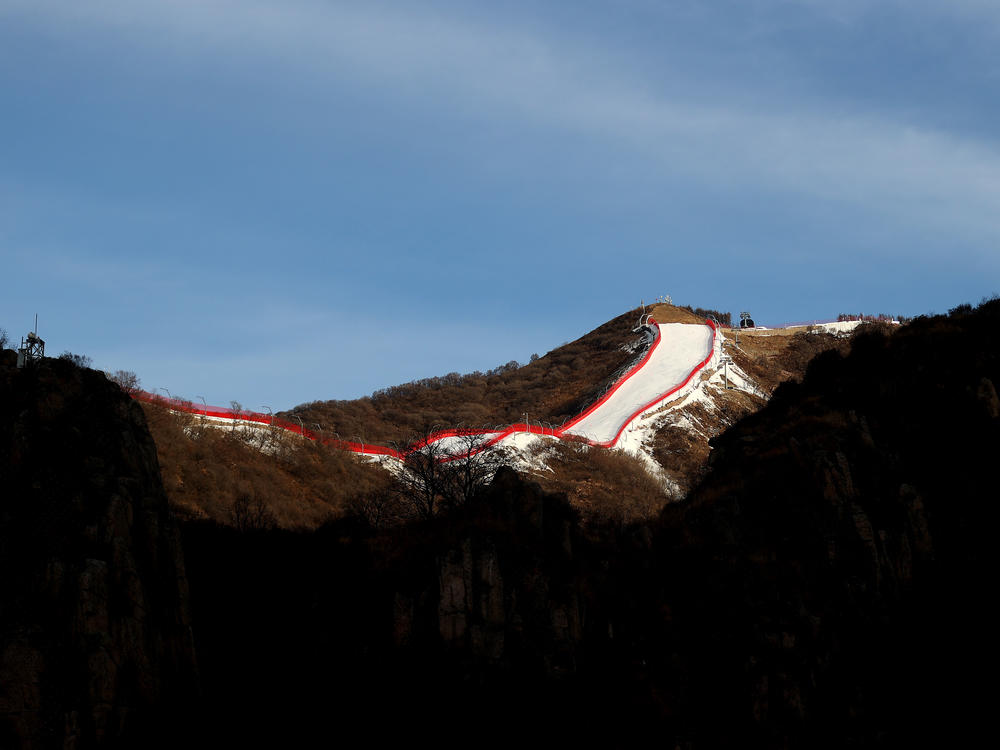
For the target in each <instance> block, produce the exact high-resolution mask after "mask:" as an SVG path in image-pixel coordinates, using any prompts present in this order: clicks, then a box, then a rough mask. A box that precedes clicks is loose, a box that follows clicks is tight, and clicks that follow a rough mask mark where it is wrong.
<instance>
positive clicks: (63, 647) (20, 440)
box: [0, 352, 198, 749]
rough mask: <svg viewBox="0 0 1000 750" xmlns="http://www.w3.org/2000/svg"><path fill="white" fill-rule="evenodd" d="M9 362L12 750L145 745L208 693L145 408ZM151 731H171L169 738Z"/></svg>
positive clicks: (79, 374) (2, 710) (5, 623)
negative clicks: (142, 741) (201, 689)
mask: <svg viewBox="0 0 1000 750" xmlns="http://www.w3.org/2000/svg"><path fill="white" fill-rule="evenodd" d="M8 354H10V353H6V352H5V353H4V355H5V356H4V358H3V360H2V362H0V424H2V425H3V430H2V432H0V571H2V573H0V746H2V747H4V748H8V747H12V748H77V749H79V748H90V747H105V746H112V745H116V744H117V743H121V742H127V741H129V740H130V739H131V740H135V741H139V738H141V737H144V736H146V735H147V730H150V728H151V727H153V726H155V725H157V724H160V723H162V722H163V718H164V717H165V716H167V715H169V714H170V712H172V711H174V710H177V709H179V708H181V707H184V706H188V705H191V704H192V702H193V701H194V700H195V699H196V697H197V693H198V687H197V669H196V663H195V655H194V644H193V638H192V632H191V626H190V619H189V613H188V594H187V583H186V578H185V573H184V566H183V561H182V557H181V552H180V544H179V538H178V530H177V527H176V524H175V522H174V520H173V518H172V516H171V514H170V511H169V510H168V507H167V498H166V495H165V493H164V491H163V486H162V483H161V481H160V475H159V467H158V465H157V460H156V448H155V446H154V444H153V442H152V439H151V438H150V436H149V432H148V431H147V429H146V424H145V420H144V418H143V414H142V410H141V409H140V408H139V406H138V405H137V404H136V403H134V402H133V401H132V400H131V399H130V398H128V397H127V396H126V395H125V394H124V393H122V392H121V390H120V389H119V388H118V387H117V386H116V385H114V384H112V383H110V382H108V381H107V380H106V379H105V378H104V376H103V374H101V373H99V372H95V371H93V370H87V369H80V368H78V367H76V366H75V365H73V364H72V363H70V362H66V361H62V360H43V361H42V362H41V363H39V364H37V365H36V366H34V367H28V368H25V369H23V370H17V369H15V368H14V367H13V359H12V358H10V357H8V356H6V355H8ZM151 733H152V734H162V732H161V731H160V729H156V730H151Z"/></svg>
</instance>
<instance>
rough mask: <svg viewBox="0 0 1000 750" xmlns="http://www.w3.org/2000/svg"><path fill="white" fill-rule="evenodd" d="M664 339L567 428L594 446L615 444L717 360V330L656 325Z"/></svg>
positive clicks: (565, 433)
mask: <svg viewBox="0 0 1000 750" xmlns="http://www.w3.org/2000/svg"><path fill="white" fill-rule="evenodd" d="M657 329H658V331H659V335H658V336H657V337H656V340H655V341H654V342H653V345H652V346H651V348H650V351H649V352H648V353H647V355H646V357H645V358H644V359H643V361H642V362H640V363H639V365H638V366H637V367H636V368H634V369H633V370H632V371H631V372H629V373H626V374H625V376H623V377H622V379H621V380H619V381H618V382H617V383H616V384H615V386H614V387H613V388H612V389H611V390H609V391H608V392H607V393H606V394H605V395H604V396H603V397H602V398H601V399H600V400H599V401H598V402H597V403H596V404H594V405H593V406H592V407H590V409H588V410H587V411H585V412H584V413H583V414H581V415H580V416H578V417H576V418H575V419H573V420H571V421H570V422H569V423H567V424H566V425H564V426H563V428H562V430H561V434H562V435H577V436H579V437H582V438H585V439H586V440H587V441H588V442H590V443H592V444H594V445H602V446H605V447H611V446H613V445H614V444H615V443H616V442H617V441H618V438H619V437H620V436H621V434H622V431H623V430H624V429H625V428H626V427H627V426H628V424H629V423H630V422H631V421H632V420H633V419H636V418H637V417H639V416H640V415H641V414H643V412H645V411H646V410H648V409H651V408H652V407H654V406H656V405H657V404H659V403H660V402H661V401H663V400H664V399H665V398H667V397H668V396H670V395H671V394H673V393H674V392H676V391H678V390H679V389H681V388H683V387H684V386H685V385H686V384H687V383H688V382H689V381H690V380H691V379H692V378H693V377H694V375H695V374H696V373H697V372H698V371H699V370H700V369H701V368H703V367H704V366H705V365H707V364H708V363H709V361H710V360H711V358H712V351H713V344H714V341H715V328H714V327H712V326H711V325H705V326H697V325H690V324H687V323H667V324H664V325H659V326H657Z"/></svg>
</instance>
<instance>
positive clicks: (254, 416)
mask: <svg viewBox="0 0 1000 750" xmlns="http://www.w3.org/2000/svg"><path fill="white" fill-rule="evenodd" d="M649 323H650V325H653V326H655V328H656V338H655V340H654V341H653V344H652V346H650V347H649V351H647V352H646V354H645V355H644V356H643V357H642V359H640V360H639V361H638V362H637V363H636V364H635V366H633V367H632V368H631V369H629V370H628V372H626V373H625V374H624V375H622V376H621V378H619V379H618V380H617V381H616V382H615V384H614V385H613V386H612V387H611V388H609V389H608V391H607V392H606V393H605V394H604V395H603V396H601V398H599V399H598V400H597V401H595V402H594V403H593V404H591V405H590V406H588V407H587V408H586V409H584V410H583V411H582V412H581V413H580V414H578V415H577V416H575V417H573V418H572V419H570V420H569V421H568V422H565V423H564V424H562V425H561V426H559V427H557V428H555V429H552V428H546V427H544V426H543V425H541V424H539V425H537V426H535V425H531V424H526V423H524V422H518V423H515V424H512V425H510V426H508V427H507V428H506V429H505V430H502V431H500V432H494V431H492V430H461V429H448V430H439V431H437V432H434V433H432V434H431V435H429V436H428V437H427V438H425V439H424V440H421V441H419V442H417V443H414V444H412V445H410V446H407V447H406V448H405V449H404V450H402V451H398V450H396V449H395V448H390V447H388V446H384V445H370V444H368V443H356V442H353V441H350V440H340V439H336V438H332V437H329V438H328V437H324V436H322V435H317V434H316V433H315V432H313V431H312V430H307V429H305V427H304V426H303V425H301V424H296V423H295V422H291V421H289V420H287V419H282V418H281V417H275V416H273V415H270V414H262V413H260V412H251V411H248V412H242V411H241V412H236V411H233V410H232V409H226V408H225V407H221V406H197V405H196V404H194V403H192V402H191V401H185V400H183V399H176V398H163V397H162V396H158V395H156V394H155V393H149V392H147V391H139V392H138V393H136V394H135V395H134V396H133V398H135V399H136V400H138V401H144V402H146V403H151V404H157V405H160V406H166V407H167V408H168V409H170V410H172V411H179V412H185V413H187V414H194V415H196V416H203V417H208V418H211V419H225V420H228V421H240V422H256V423H258V424H262V425H267V426H273V427H277V428H280V429H282V430H284V431H286V432H291V433H294V434H296V435H301V436H302V437H304V438H306V439H307V440H314V441H318V442H320V443H321V444H322V445H328V446H331V447H333V448H337V449H338V450H346V451H351V452H352V453H362V454H364V455H368V456H390V457H392V458H396V459H399V460H401V461H402V460H405V459H406V456H407V455H408V454H410V453H412V452H413V451H417V450H420V449H422V448H424V447H425V446H427V445H429V444H430V443H435V442H437V441H438V440H442V439H444V438H449V437H464V436H475V435H493V437H491V438H490V439H489V440H484V441H483V442H482V443H480V444H479V445H477V446H475V448H474V449H473V450H470V451H468V452H463V453H462V454H460V455H451V456H446V457H443V458H442V459H441V460H442V461H454V460H456V459H460V458H466V457H467V456H471V455H475V454H476V453H478V452H480V451H482V450H485V449H486V448H488V447H490V446H492V445H495V444H496V443H499V442H500V441H502V440H505V439H506V438H507V437H509V436H510V435H513V434H514V433H516V432H526V433H529V434H533V435H549V436H551V437H554V438H559V439H561V440H574V441H577V442H582V443H586V444H588V445H592V446H596V447H599V448H611V447H613V446H614V444H615V443H617V442H618V439H619V438H620V437H621V434H622V433H623V432H624V431H625V428H626V427H628V425H629V424H631V422H632V421H633V420H634V419H635V418H636V417H638V416H639V415H640V414H642V413H643V412H645V411H646V410H647V409H650V408H652V407H653V406H656V404H658V403H660V402H662V401H664V400H666V399H667V398H669V397H670V396H672V395H673V394H675V393H676V392H677V391H679V390H681V389H682V388H684V387H685V386H686V385H687V384H688V383H690V382H691V379H692V378H693V377H694V376H695V375H696V374H697V373H698V372H700V371H701V370H702V369H703V368H704V367H705V366H706V365H707V364H708V363H709V362H711V361H712V355H713V352H714V349H715V337H716V335H717V328H716V325H715V324H714V323H713V322H712V321H710V320H706V321H705V324H706V325H708V326H709V327H710V328H711V329H712V345H711V349H712V351H710V352H709V354H708V356H707V357H705V359H703V360H702V361H701V362H699V363H698V364H697V365H696V366H695V368H694V369H693V370H691V372H690V373H688V376H687V377H686V378H685V379H684V381H683V382H682V383H680V384H678V385H676V386H674V387H673V388H671V389H670V390H669V391H667V392H666V393H664V394H662V395H660V396H657V397H656V398H654V399H653V400H652V401H650V402H649V403H647V404H645V405H643V406H642V407H640V408H639V409H637V410H636V411H635V412H634V413H632V414H631V415H630V416H629V417H628V419H626V420H625V421H624V422H623V423H622V425H621V427H619V428H618V432H617V433H616V434H615V436H614V438H612V439H611V440H609V441H607V442H604V443H601V442H596V441H593V440H589V439H587V438H584V437H579V436H576V435H567V434H565V433H566V431H567V430H568V429H569V428H571V427H572V426H573V425H575V424H577V423H578V422H580V421H581V420H582V419H584V418H586V417H588V416H590V415H591V414H593V413H594V412H595V411H596V410H597V409H598V408H600V407H601V405H603V404H604V403H605V402H607V400H608V399H609V398H611V396H612V395H614V393H615V391H617V390H618V389H619V388H621V387H622V386H623V385H624V384H625V383H626V382H627V381H628V380H629V379H630V378H632V377H633V376H634V375H636V374H637V373H638V372H639V371H640V370H641V369H642V368H643V367H644V366H645V365H646V363H647V362H648V361H649V358H650V357H652V356H653V352H654V351H655V350H656V348H657V347H658V346H659V345H660V340H661V337H660V326H659V324H658V323H657V322H656V321H655V320H653V319H652V318H650V319H649Z"/></svg>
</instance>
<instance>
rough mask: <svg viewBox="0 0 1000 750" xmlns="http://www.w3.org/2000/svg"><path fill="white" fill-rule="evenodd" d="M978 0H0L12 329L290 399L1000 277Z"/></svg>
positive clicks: (809, 313)
mask: <svg viewBox="0 0 1000 750" xmlns="http://www.w3.org/2000/svg"><path fill="white" fill-rule="evenodd" d="M998 49H1000V3H996V2H992V0H950V2H947V3H943V2H936V1H935V2H931V1H930V0H878V1H876V0H825V1H821V0H738V1H737V0H732V1H730V0H718V1H711V0H702V1H696V0H677V1H675V2H671V1H661V2H653V1H652V0H616V1H615V2H594V1H590V0H577V1H576V2H549V3H545V2H527V1H523V2H522V1H519V0H513V1H510V2H500V1H498V0H494V1H493V2H488V3H485V2H484V3H480V2H469V1H466V2H457V1H456V2H448V1H446V0H445V1H438V0H431V1H429V2H422V3H419V4H418V3H412V2H409V3H406V2H377V1H375V0H369V1H368V2H357V3H336V2H320V1H319V0H281V1H280V2H279V1H278V0H266V1H265V0H240V1H239V2H237V1H235V0H197V1H195V0H176V1H175V2H168V1H167V0H160V1H159V2H146V1H144V0H89V1H88V2H85V3H83V2H53V1H50V0H23V1H22V0H0V103H2V104H0V260H2V266H0V267H2V278H3V279H4V282H5V283H4V293H3V295H2V296H0V327H4V328H6V329H7V331H8V332H9V333H10V334H11V335H12V337H15V338H17V337H20V336H21V335H23V334H24V333H26V332H27V331H28V330H29V329H30V327H31V324H32V320H33V315H34V313H35V312H37V313H38V314H39V317H40V334H41V335H42V336H43V338H45V339H46V341H47V342H48V349H49V353H52V354H58V353H59V352H62V351H64V350H70V351H73V352H78V353H84V354H87V355H89V356H91V357H92V358H93V359H94V363H95V366H97V367H100V368H103V369H109V370H113V369H119V368H121V369H131V370H134V371H136V372H137V373H138V374H139V375H140V377H141V378H142V381H143V384H144V385H145V386H146V387H147V388H150V389H152V388H167V389H169V390H170V391H171V392H172V393H174V394H182V395H185V396H187V397H189V398H192V399H196V398H197V397H198V396H204V397H205V398H206V399H207V400H208V402H209V403H216V404H227V403H228V402H229V401H230V400H238V401H240V402H242V403H243V404H244V405H245V406H247V407H248V408H254V409H259V408H260V407H261V406H263V405H265V404H266V405H269V406H272V407H273V408H275V409H281V408H288V407H291V406H293V405H295V404H297V403H301V402H304V401H309V400H313V399H328V398H354V397H357V396H360V395H363V394H366V393H369V392H371V391H372V390H374V389H376V388H379V387H382V386H385V385H392V384H396V383H400V382H404V381H407V380H411V379H414V378H420V377H427V376H431V375H439V374H444V373H446V372H450V371H459V372H466V371H471V370H474V369H487V368H490V367H493V366H495V365H497V364H500V363H503V362H506V361H508V360H510V359H517V360H520V361H522V362H523V361H526V360H527V359H528V357H529V356H530V355H531V354H532V353H533V352H537V353H539V354H542V353H544V352H546V351H548V350H549V349H552V348H553V347H555V346H558V345H559V344H561V343H562V342H564V341H567V340H571V339H573V338H576V337H577V336H580V335H582V334H583V333H585V332H586V331H588V330H590V329H592V328H593V327H595V326H597V325H599V324H600V323H602V322H604V321H605V320H607V319H609V318H611V317H613V316H615V315H617V314H619V313H621V312H623V311H624V310H626V309H629V308H630V307H633V306H635V305H637V304H638V303H639V300H640V299H645V300H646V301H649V300H651V299H653V298H655V297H656V296H657V295H661V294H669V295H671V296H672V297H673V299H674V300H675V301H676V302H679V303H687V304H691V305H697V306H704V307H716V308H719V309H722V310H729V311H732V312H734V313H735V312H738V311H740V310H750V311H751V312H753V314H754V316H755V318H756V319H757V321H758V322H760V323H764V324H772V325H774V324H780V323H782V322H788V321H793V320H804V319H811V318H828V317H835V316H836V315H837V314H838V313H839V312H844V311H858V312H889V313H894V314H907V315H914V314H920V313H925V312H932V311H937V312H943V311H945V310H947V309H948V308H949V307H953V306H954V305H956V304H958V303H960V302H965V301H969V302H973V303H974V302H978V301H979V299H980V298H981V297H983V296H985V295H990V294H994V293H998V292H1000V242H998V240H1000V55H998V54H997V50H998Z"/></svg>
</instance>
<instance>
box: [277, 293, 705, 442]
mask: <svg viewBox="0 0 1000 750" xmlns="http://www.w3.org/2000/svg"><path fill="white" fill-rule="evenodd" d="M650 309H652V310H653V312H654V315H655V317H656V319H657V320H659V321H662V322H681V321H683V322H703V319H699V318H697V317H696V316H695V315H694V314H693V313H690V312H687V311H685V310H682V309H680V308H675V307H672V306H670V305H656V306H655V307H654V308H647V312H648V311H649V310H650ZM641 314H642V310H641V309H638V308H637V309H635V310H630V311H629V312H627V313H624V314H622V315H619V316H618V317H617V318H615V319H613V320H610V321H608V322H607V323H605V324H604V325H602V326H600V327H599V328H597V329H595V330H594V331H591V332H590V333H588V334H586V335H585V336H582V337H581V338H579V339H577V340H576V341H573V342H571V343H569V344H564V345H563V346H560V347H558V348H556V349H553V350H552V351H551V352H549V353H548V354H546V355H545V356H543V357H539V358H538V359H536V360H535V361H533V362H531V363H529V364H527V365H524V366H516V365H517V363H508V365H504V366H502V367H500V368H497V369H496V370H493V371H491V373H492V374H490V373H480V372H474V373H471V374H469V375H459V374H458V373H451V374H449V375H445V376H443V377H437V378H426V379H424V380H420V381H415V382H412V383H406V384H404V385H399V386H393V387H391V388H384V389H382V390H379V391H376V392H375V393H373V394H372V395H371V396H370V397H365V398H361V399H357V400H354V401H314V402H312V403H308V404H303V405H301V406H297V407H295V408H294V409H292V410H291V412H289V413H286V414H285V415H284V416H290V415H295V416H297V417H300V418H301V419H302V420H303V421H304V422H305V423H306V425H307V426H308V425H309V424H311V423H319V424H322V425H323V429H324V430H327V431H328V432H330V433H332V432H334V431H336V432H337V433H338V434H339V435H340V436H341V437H343V438H344V439H354V436H359V437H363V438H364V439H365V440H366V441H370V442H372V443H381V444H387V443H389V442H393V441H399V440H402V439H403V438H405V437H406V436H408V435H411V434H413V433H418V432H420V431H421V430H422V429H424V427H425V426H426V425H428V424H438V425H441V426H448V427H454V426H458V425H464V426H467V427H482V426H483V425H487V424H488V425H496V424H505V425H506V424H511V423H514V422H521V421H523V420H524V414H525V413H527V415H528V419H529V420H530V421H532V422H538V421H545V422H549V423H551V424H553V425H559V424H561V423H562V422H564V421H565V420H567V419H569V418H570V417H573V416H575V415H576V414H578V413H579V412H580V411H582V410H583V409H584V408H585V407H586V406H588V405H589V404H590V403H591V402H592V401H593V400H594V399H595V398H597V396H598V394H599V393H600V391H601V389H602V388H603V386H604V385H605V384H606V383H607V381H608V380H609V378H611V377H612V375H613V374H614V373H615V372H616V371H617V370H618V369H619V368H621V367H622V366H624V365H627V364H628V363H629V362H630V361H633V360H634V359H635V358H636V356H637V354H639V353H640V350H638V349H635V348H632V349H630V350H625V349H623V348H622V347H623V346H626V345H628V344H630V343H631V344H636V343H637V336H636V335H635V334H634V333H632V329H633V328H634V327H635V325H636V323H637V322H638V319H639V317H640V316H641Z"/></svg>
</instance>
